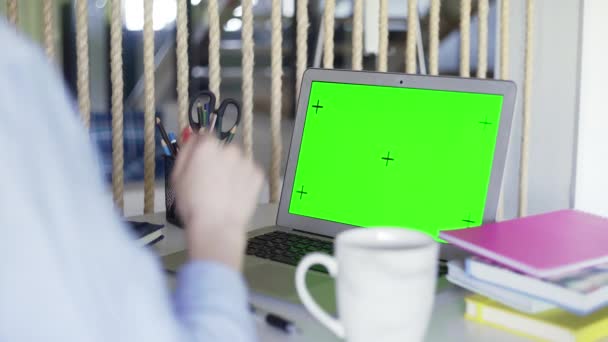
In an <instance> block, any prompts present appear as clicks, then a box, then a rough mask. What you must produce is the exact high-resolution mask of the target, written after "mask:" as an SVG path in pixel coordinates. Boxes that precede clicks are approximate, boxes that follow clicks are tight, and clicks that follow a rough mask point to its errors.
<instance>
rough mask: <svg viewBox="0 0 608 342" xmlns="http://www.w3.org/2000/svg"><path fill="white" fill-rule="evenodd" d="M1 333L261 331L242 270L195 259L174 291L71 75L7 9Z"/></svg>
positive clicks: (77, 338) (0, 141) (0, 108)
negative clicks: (106, 173)
mask: <svg viewBox="0 0 608 342" xmlns="http://www.w3.org/2000/svg"><path fill="white" fill-rule="evenodd" d="M0 44H2V53H0V146H2V153H0V258H1V259H0V260H1V261H0V265H2V266H0V341H61V342H70V341H74V342H84V341H99V342H108V341H112V342H114V341H127V342H135V341H145V342H155V341H159V342H160V341H204V342H210V341H230V342H237V341H252V340H254V339H255V334H254V325H253V322H252V317H251V315H250V314H249V310H248V304H247V290H246V287H245V283H244V281H243V279H242V276H241V275H239V274H237V273H236V272H234V271H232V270H230V269H228V268H227V267H224V266H222V265H220V264H216V263H212V262H191V263H189V264H187V265H185V266H184V267H183V268H182V269H181V270H180V272H179V273H178V276H177V288H176V292H175V294H174V296H173V297H172V296H171V295H170V294H169V292H168V290H167V287H166V279H165V277H164V274H163V272H162V268H161V266H160V264H159V262H158V260H157V259H156V258H155V257H154V256H153V255H152V253H151V252H150V251H148V250H146V249H145V248H143V247H138V246H137V244H136V243H135V242H134V241H133V236H131V234H130V232H129V231H128V229H127V228H126V227H124V226H123V225H122V224H121V222H120V219H119V217H118V216H117V215H116V214H115V213H114V211H113V210H114V209H113V205H112V201H111V198H110V196H109V193H108V192H107V191H106V187H105V186H104V184H102V181H101V173H100V170H99V168H98V166H97V165H98V164H97V163H96V160H95V157H94V156H95V154H94V151H93V148H92V147H91V144H90V142H89V140H88V137H87V135H86V133H85V130H84V129H83V127H82V125H81V123H80V121H79V119H78V115H77V114H76V113H75V110H74V109H75V108H74V104H73V103H72V102H71V101H70V100H69V99H68V97H67V96H66V90H65V88H64V85H63V84H62V83H61V82H60V80H59V77H58V74H57V72H56V71H55V70H53V67H52V66H50V64H49V63H48V61H47V60H46V58H45V57H44V56H43V55H42V53H41V51H39V49H38V48H37V47H34V46H31V45H32V44H31V43H27V42H25V41H24V39H22V38H18V37H17V35H15V33H14V30H13V29H12V28H10V27H9V26H8V24H6V23H5V22H3V21H2V20H0Z"/></svg>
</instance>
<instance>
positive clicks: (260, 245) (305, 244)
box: [246, 231, 334, 273]
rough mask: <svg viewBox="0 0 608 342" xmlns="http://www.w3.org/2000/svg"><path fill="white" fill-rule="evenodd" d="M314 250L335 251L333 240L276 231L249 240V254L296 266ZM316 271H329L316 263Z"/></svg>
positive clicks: (329, 252) (328, 252)
mask: <svg viewBox="0 0 608 342" xmlns="http://www.w3.org/2000/svg"><path fill="white" fill-rule="evenodd" d="M312 252H322V253H327V254H330V255H331V254H333V253H334V244H333V243H332V242H331V241H324V240H321V239H315V238H310V237H307V236H302V235H296V234H291V233H287V232H282V231H274V232H270V233H267V234H264V235H259V236H255V237H253V238H250V239H249V241H248V242H247V251H246V253H247V255H255V256H257V257H258V258H263V259H269V260H273V261H277V262H280V263H283V264H288V265H293V266H296V265H297V264H298V263H299V262H300V260H302V258H303V257H304V256H305V255H306V254H309V253H312ZM311 269H312V270H314V271H319V272H323V273H327V270H326V269H325V267H323V266H321V265H315V266H313V267H311Z"/></svg>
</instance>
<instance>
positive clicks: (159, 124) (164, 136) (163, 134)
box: [156, 116, 177, 157]
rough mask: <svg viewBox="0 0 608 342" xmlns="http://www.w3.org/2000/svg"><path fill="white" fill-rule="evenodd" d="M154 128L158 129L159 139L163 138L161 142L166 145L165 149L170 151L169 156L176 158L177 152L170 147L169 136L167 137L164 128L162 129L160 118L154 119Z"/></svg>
mask: <svg viewBox="0 0 608 342" xmlns="http://www.w3.org/2000/svg"><path fill="white" fill-rule="evenodd" d="M156 126H157V127H158V130H159V131H160V136H161V138H163V140H164V141H165V144H167V147H168V148H169V151H171V154H172V155H173V156H174V157H175V156H177V151H176V150H175V148H174V147H173V145H171V140H170V139H169V136H168V135H167V131H165V127H163V123H162V122H161V121H160V118H159V117H158V116H157V117H156Z"/></svg>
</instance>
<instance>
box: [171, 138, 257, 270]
mask: <svg viewBox="0 0 608 342" xmlns="http://www.w3.org/2000/svg"><path fill="white" fill-rule="evenodd" d="M211 135H212V134H208V135H206V136H199V135H193V136H191V137H190V139H189V140H188V143H187V144H186V145H185V146H184V147H183V148H182V149H181V150H180V153H179V156H178V158H177V160H176V162H175V167H174V169H173V174H172V175H171V182H172V183H173V186H174V189H175V191H176V198H177V201H176V203H177V211H178V214H179V215H180V217H181V218H182V220H183V221H184V224H185V225H186V235H187V240H188V250H189V254H190V258H191V259H204V260H212V261H218V262H221V263H223V264H225V265H227V266H229V267H232V268H233V269H235V270H240V268H241V264H242V258H243V251H244V249H245V235H246V234H245V226H246V225H247V222H248V221H249V219H250V218H251V215H252V214H253V211H254V210H255V206H256V202H257V198H258V194H259V191H260V188H261V185H262V172H261V170H260V168H258V167H257V166H256V165H255V164H254V163H253V162H252V161H250V160H248V159H246V158H245V157H244V156H243V154H242V153H241V151H240V149H238V148H237V147H235V146H233V145H228V146H226V145H224V144H223V143H221V142H220V141H218V140H217V139H215V138H214V137H211Z"/></svg>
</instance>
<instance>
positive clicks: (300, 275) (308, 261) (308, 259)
mask: <svg viewBox="0 0 608 342" xmlns="http://www.w3.org/2000/svg"><path fill="white" fill-rule="evenodd" d="M314 265H323V266H325V267H326V268H327V270H328V271H329V275H330V276H331V277H332V278H336V275H337V274H338V264H337V263H336V259H335V258H333V257H331V256H329V255H327V254H323V253H311V254H308V255H306V256H305V257H304V258H303V259H302V261H300V263H299V264H298V267H297V268H296V290H297V291H298V296H299V297H300V300H301V301H302V303H303V304H304V307H306V309H307V310H308V311H309V312H310V313H311V314H312V315H313V317H314V318H316V319H317V320H319V322H321V323H322V324H323V325H325V326H326V327H327V328H328V329H329V330H331V331H332V332H333V333H334V334H336V335H337V336H338V337H340V338H344V326H342V324H341V323H340V322H339V321H338V320H337V319H335V318H333V317H332V316H330V315H329V314H328V313H327V312H325V311H323V309H321V307H320V306H319V304H317V302H316V301H315V300H314V299H313V298H312V296H311V295H310V292H308V288H307V287H306V272H307V271H308V269H309V268H311V267H312V266H314Z"/></svg>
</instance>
